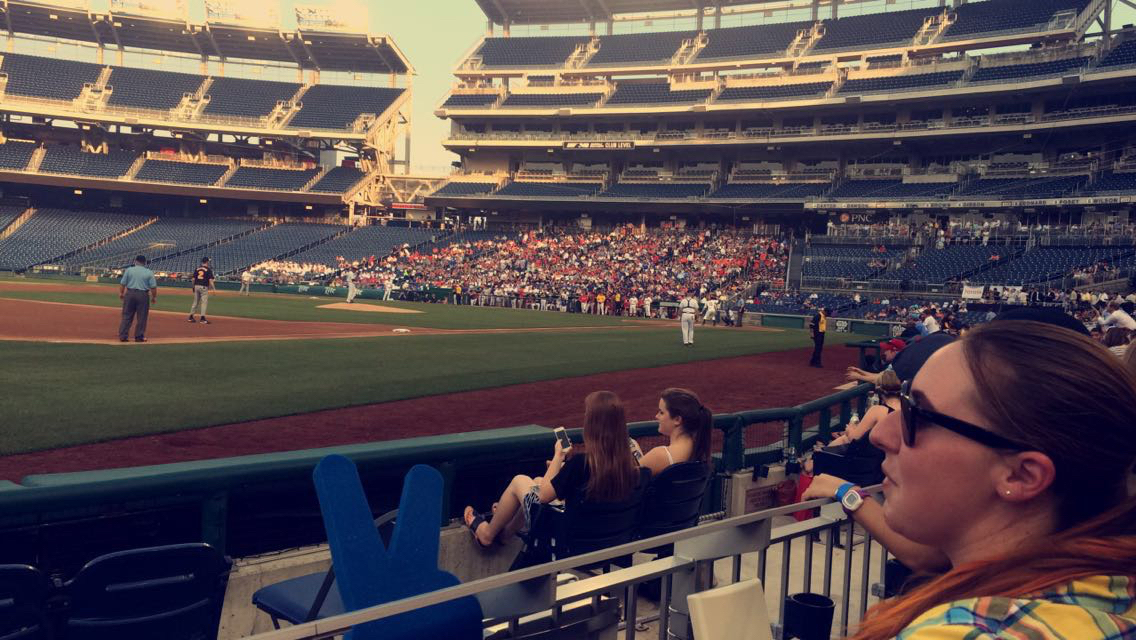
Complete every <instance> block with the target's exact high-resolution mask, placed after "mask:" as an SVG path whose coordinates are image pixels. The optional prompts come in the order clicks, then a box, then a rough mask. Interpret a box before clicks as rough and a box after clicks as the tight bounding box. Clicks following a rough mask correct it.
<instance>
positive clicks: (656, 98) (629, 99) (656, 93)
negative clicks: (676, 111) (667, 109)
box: [606, 82, 711, 106]
mask: <svg viewBox="0 0 1136 640" xmlns="http://www.w3.org/2000/svg"><path fill="white" fill-rule="evenodd" d="M710 93H711V90H710V89H686V90H682V91H671V88H670V85H669V84H667V83H666V82H621V83H619V85H618V86H617V87H616V89H615V93H613V94H612V96H611V97H610V98H608V100H607V103H606V104H607V106H612V105H618V104H673V103H680V102H681V103H693V102H705V101H706V99H707V98H709V97H710Z"/></svg>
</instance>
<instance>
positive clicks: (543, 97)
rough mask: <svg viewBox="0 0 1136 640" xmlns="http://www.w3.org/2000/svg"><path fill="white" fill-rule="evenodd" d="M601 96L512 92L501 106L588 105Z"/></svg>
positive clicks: (594, 94)
mask: <svg viewBox="0 0 1136 640" xmlns="http://www.w3.org/2000/svg"><path fill="white" fill-rule="evenodd" d="M602 97H603V94H602V93H514V94H511V95H509V97H507V98H505V101H504V102H503V103H501V106H502V107H589V106H593V105H595V104H596V103H597V102H599V101H600V98H602Z"/></svg>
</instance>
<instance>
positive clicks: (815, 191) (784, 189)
mask: <svg viewBox="0 0 1136 640" xmlns="http://www.w3.org/2000/svg"><path fill="white" fill-rule="evenodd" d="M831 187H832V185H831V184H829V183H827V182H778V183H733V184H725V185H722V187H721V188H720V189H718V190H717V191H715V192H714V193H712V194H710V197H711V198H737V199H742V198H746V199H754V200H766V199H768V200H781V199H793V200H799V199H803V198H810V197H816V196H820V195H823V194H824V192H826V191H828V190H829V189H830V188H831Z"/></svg>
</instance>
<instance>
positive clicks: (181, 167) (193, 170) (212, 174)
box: [134, 159, 229, 185]
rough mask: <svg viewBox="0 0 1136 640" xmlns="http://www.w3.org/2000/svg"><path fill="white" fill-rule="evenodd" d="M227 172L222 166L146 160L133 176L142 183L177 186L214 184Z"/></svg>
mask: <svg viewBox="0 0 1136 640" xmlns="http://www.w3.org/2000/svg"><path fill="white" fill-rule="evenodd" d="M228 170H229V167H228V165H224V164H203V163H197V162H181V161H172V160H154V159H150V160H146V162H145V163H143V164H142V168H141V169H139V170H138V173H137V174H135V176H134V179H135V180H141V181H143V182H173V183H177V184H206V185H210V184H215V183H216V182H217V181H218V180H220V179H221V176H223V175H225V172H226V171H228Z"/></svg>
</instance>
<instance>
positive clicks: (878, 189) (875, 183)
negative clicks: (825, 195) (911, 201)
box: [829, 180, 958, 199]
mask: <svg viewBox="0 0 1136 640" xmlns="http://www.w3.org/2000/svg"><path fill="white" fill-rule="evenodd" d="M957 186H958V184H957V183H954V182H945V183H944V182H912V183H904V182H903V181H902V180H846V181H844V182H842V183H841V184H840V186H838V187H837V188H836V189H834V190H833V192H832V193H831V194H829V197H830V198H833V199H844V198H940V197H946V196H948V195H950V194H951V192H952V191H953V190H954V189H955V187H957Z"/></svg>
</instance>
